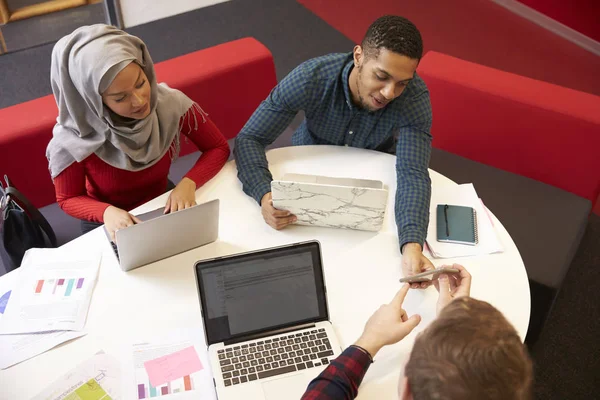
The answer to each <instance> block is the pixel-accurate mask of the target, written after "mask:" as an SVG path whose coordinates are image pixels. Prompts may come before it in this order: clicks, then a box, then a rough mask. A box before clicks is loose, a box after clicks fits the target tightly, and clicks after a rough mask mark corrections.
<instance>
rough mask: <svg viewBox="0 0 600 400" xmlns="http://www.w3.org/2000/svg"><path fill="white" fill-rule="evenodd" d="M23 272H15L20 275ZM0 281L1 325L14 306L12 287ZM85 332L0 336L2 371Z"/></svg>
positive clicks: (0, 365)
mask: <svg viewBox="0 0 600 400" xmlns="http://www.w3.org/2000/svg"><path fill="white" fill-rule="evenodd" d="M20 272H21V271H20V270H16V271H13V272H12V273H13V274H19V273H20ZM5 282H6V281H3V280H2V281H0V325H2V324H3V323H4V322H3V318H4V313H5V312H6V311H7V310H8V309H9V308H10V307H12V305H13V302H12V299H13V298H12V290H11V289H12V285H11V284H6V283H5ZM85 334H86V333H85V332H75V331H51V332H41V333H31V334H16V335H0V369H5V368H8V367H10V366H12V365H15V364H18V363H20V362H22V361H25V360H27V359H29V358H31V357H35V356H37V355H38V354H41V353H43V352H45V351H48V350H50V349H52V348H53V347H56V346H58V345H59V344H61V343H64V342H66V341H67V340H71V339H75V338H77V337H80V336H83V335H85Z"/></svg>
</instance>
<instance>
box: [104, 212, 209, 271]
mask: <svg viewBox="0 0 600 400" xmlns="http://www.w3.org/2000/svg"><path fill="white" fill-rule="evenodd" d="M163 210H164V207H161V208H159V209H156V210H154V211H150V212H148V213H145V214H141V215H138V216H137V217H138V218H139V219H141V220H142V221H143V222H142V223H141V224H136V225H132V226H130V227H127V228H125V229H119V230H118V231H117V232H116V234H115V236H116V242H117V243H116V244H115V243H113V242H111V240H110V236H109V235H108V232H107V231H106V229H105V228H104V233H105V234H106V237H107V238H108V241H109V242H110V243H111V245H112V246H113V250H114V252H115V255H116V256H117V260H119V264H120V265H121V269H122V270H123V271H131V270H132V269H135V268H138V267H141V266H143V265H146V264H150V263H152V262H155V261H159V260H162V259H163V258H167V257H171V256H174V255H175V254H179V253H183V252H184V251H188V250H190V249H193V248H195V247H199V246H202V245H205V244H208V243H212V242H214V241H215V240H217V237H218V236H219V200H212V201H209V202H206V203H203V204H198V205H196V206H193V207H190V208H186V209H185V210H181V211H177V212H174V213H169V214H163Z"/></svg>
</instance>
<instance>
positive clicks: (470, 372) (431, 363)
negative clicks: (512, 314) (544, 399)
mask: <svg viewBox="0 0 600 400" xmlns="http://www.w3.org/2000/svg"><path fill="white" fill-rule="evenodd" d="M532 370H533V368H532V363H531V359H530V358H529V355H528V353H527V349H526V348H525V346H524V345H523V343H522V342H521V338H520V337H519V335H518V334H517V332H516V331H515V328H513V326H512V325H511V324H510V323H509V322H508V321H507V320H506V318H505V317H504V315H502V313H501V312H500V311H498V310H497V309H496V308H494V307H493V306H491V305H490V304H488V303H486V302H484V301H480V300H475V299H472V298H469V297H461V298H459V299H456V300H454V301H453V302H452V303H450V304H448V305H447V306H446V307H445V308H444V309H443V310H442V312H441V313H440V316H439V317H438V318H437V319H436V320H435V321H433V322H432V323H431V325H430V326H429V327H428V328H426V329H425V331H423V332H422V333H421V334H420V335H419V336H418V337H417V339H416V341H415V344H414V346H413V349H412V352H411V354H410V359H409V360H408V363H407V364H406V368H405V370H404V373H405V376H406V378H407V379H408V383H409V385H410V389H411V392H412V394H413V398H414V399H415V400H420V399H439V400H471V399H474V400H479V399H491V400H527V399H530V398H531V383H532V380H533V371H532Z"/></svg>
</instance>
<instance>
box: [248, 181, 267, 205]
mask: <svg viewBox="0 0 600 400" xmlns="http://www.w3.org/2000/svg"><path fill="white" fill-rule="evenodd" d="M270 191H271V182H261V183H259V184H258V185H256V186H255V187H254V188H253V189H252V197H253V198H254V200H256V202H257V203H258V205H259V206H260V205H261V204H260V201H261V200H262V198H263V197H264V195H265V194H267V193H269V192H270Z"/></svg>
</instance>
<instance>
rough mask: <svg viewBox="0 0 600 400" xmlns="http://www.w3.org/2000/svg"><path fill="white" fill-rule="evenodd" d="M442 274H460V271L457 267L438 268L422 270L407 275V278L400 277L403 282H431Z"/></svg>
mask: <svg viewBox="0 0 600 400" xmlns="http://www.w3.org/2000/svg"><path fill="white" fill-rule="evenodd" d="M441 274H460V271H459V270H458V269H456V268H447V267H444V268H436V269H430V270H429V271H425V272H421V273H420V274H416V275H411V276H407V277H406V278H402V279H400V282H401V283H405V282H408V283H419V282H429V281H432V280H436V279H438V278H439V277H440V275H441Z"/></svg>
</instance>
